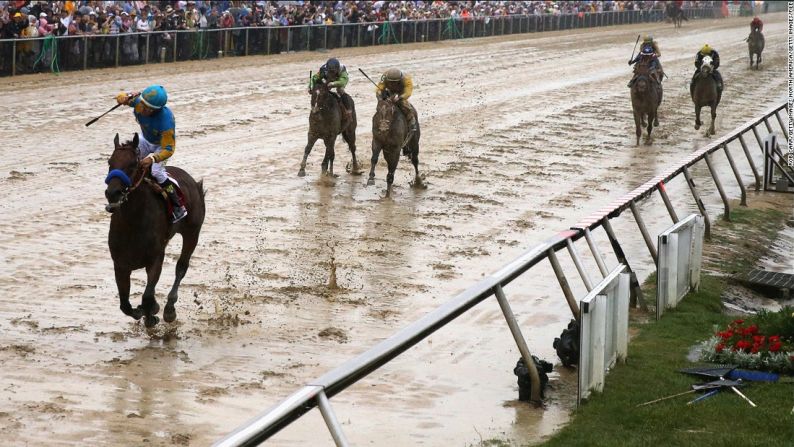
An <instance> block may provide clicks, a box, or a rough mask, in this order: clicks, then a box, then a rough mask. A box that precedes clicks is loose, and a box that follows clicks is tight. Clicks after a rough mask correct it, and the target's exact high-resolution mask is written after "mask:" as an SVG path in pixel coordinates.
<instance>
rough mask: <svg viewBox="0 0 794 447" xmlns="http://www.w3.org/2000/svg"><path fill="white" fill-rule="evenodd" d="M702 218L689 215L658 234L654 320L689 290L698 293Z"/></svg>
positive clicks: (703, 226)
mask: <svg viewBox="0 0 794 447" xmlns="http://www.w3.org/2000/svg"><path fill="white" fill-rule="evenodd" d="M705 228H706V225H705V223H704V222H703V216H700V215H698V214H692V215H690V216H689V217H687V218H686V219H684V220H682V221H680V222H678V223H677V224H675V225H673V226H672V227H670V228H668V229H667V230H665V231H664V232H662V233H661V234H659V266H658V268H657V275H656V319H657V320H658V319H660V318H662V314H663V313H664V312H665V311H666V310H667V309H672V308H674V307H676V306H677V305H678V303H679V302H680V301H681V299H682V298H683V297H684V295H686V294H687V293H689V291H690V290H695V291H696V290H698V286H699V285H700V266H701V262H702V257H703V234H704V232H705Z"/></svg>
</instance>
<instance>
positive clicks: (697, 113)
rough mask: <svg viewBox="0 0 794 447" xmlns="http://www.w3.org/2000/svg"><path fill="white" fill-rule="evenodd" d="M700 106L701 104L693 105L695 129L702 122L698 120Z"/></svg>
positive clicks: (698, 127)
mask: <svg viewBox="0 0 794 447" xmlns="http://www.w3.org/2000/svg"><path fill="white" fill-rule="evenodd" d="M700 107H701V106H697V105H696V106H695V130H698V129H700V125H701V124H702V123H701V122H700Z"/></svg>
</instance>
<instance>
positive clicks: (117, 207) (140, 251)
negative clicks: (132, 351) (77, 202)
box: [105, 134, 205, 327]
mask: <svg viewBox="0 0 794 447" xmlns="http://www.w3.org/2000/svg"><path fill="white" fill-rule="evenodd" d="M113 144H114V146H115V149H114V151H113V154H111V156H110V159H109V160H108V165H109V169H108V176H107V178H106V179H105V183H106V184H107V189H106V190H105V197H106V198H107V200H108V205H107V206H106V207H105V209H106V210H107V211H108V212H110V213H112V216H111V218H110V232H109V234H108V246H109V248H110V257H111V258H112V259H113V269H114V271H115V274H116V286H117V287H118V290H119V302H120V307H121V311H122V312H124V314H125V315H129V316H130V317H132V318H134V319H135V320H140V319H141V317H144V323H145V324H146V327H153V326H154V325H156V324H157V323H158V322H159V319H158V318H157V313H158V312H159V311H160V305H159V304H157V300H156V298H155V293H154V289H155V286H157V281H158V280H159V279H160V272H161V271H162V268H163V258H164V256H165V247H166V246H167V245H168V242H169V241H170V240H171V238H172V237H173V236H174V234H176V233H179V234H181V235H182V253H181V254H180V255H179V260H178V261H177V263H176V277H175V278H174V284H173V286H172V287H171V291H170V292H169V293H168V302H167V303H166V305H165V309H164V310H163V319H164V320H165V321H166V322H169V323H170V322H172V321H174V320H175V319H176V309H175V307H174V305H175V304H176V301H177V299H178V292H179V284H180V283H181V282H182V278H184V277H185V273H187V269H188V266H189V265H190V257H191V256H192V255H193V250H195V248H196V244H197V243H198V238H199V233H200V232H201V226H202V224H203V223H204V213H205V207H204V193H205V191H204V186H203V182H196V181H195V180H194V179H193V177H191V176H190V175H189V174H188V173H187V172H185V171H183V170H181V169H179V168H176V167H173V166H169V167H168V168H166V170H167V172H168V176H169V177H171V178H172V179H173V180H176V182H177V183H178V184H179V187H180V189H181V192H182V194H183V197H184V199H185V206H186V208H187V209H188V215H187V217H185V218H184V219H182V220H180V221H179V222H177V223H175V224H172V223H171V219H170V216H169V211H168V209H167V201H166V200H164V199H163V197H162V196H161V193H160V192H159V191H158V189H159V187H158V186H156V182H153V181H147V174H148V172H145V170H143V169H141V168H140V164H139V160H138V135H137V134H135V137H134V138H133V139H132V141H127V142H125V143H124V144H119V135H118V134H116V138H115V139H114V140H113ZM140 268H146V289H145V290H144V292H143V297H142V299H141V305H139V306H138V307H137V308H133V307H132V305H131V304H130V274H131V273H132V271H133V270H137V269H140Z"/></svg>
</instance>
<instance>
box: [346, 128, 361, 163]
mask: <svg viewBox="0 0 794 447" xmlns="http://www.w3.org/2000/svg"><path fill="white" fill-rule="evenodd" d="M342 139H343V140H345V143H347V147H348V148H350V155H351V156H352V157H353V167H352V168H351V170H350V173H351V174H353V175H361V166H359V164H358V160H357V159H356V129H355V128H352V129H351V128H350V127H348V129H347V130H345V131H344V132H342Z"/></svg>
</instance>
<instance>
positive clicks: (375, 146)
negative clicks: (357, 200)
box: [367, 140, 380, 186]
mask: <svg viewBox="0 0 794 447" xmlns="http://www.w3.org/2000/svg"><path fill="white" fill-rule="evenodd" d="M379 156H380V144H378V143H377V142H376V141H375V140H372V159H371V160H370V167H369V180H367V186H369V185H374V184H375V165H377V164H378V157H379Z"/></svg>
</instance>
